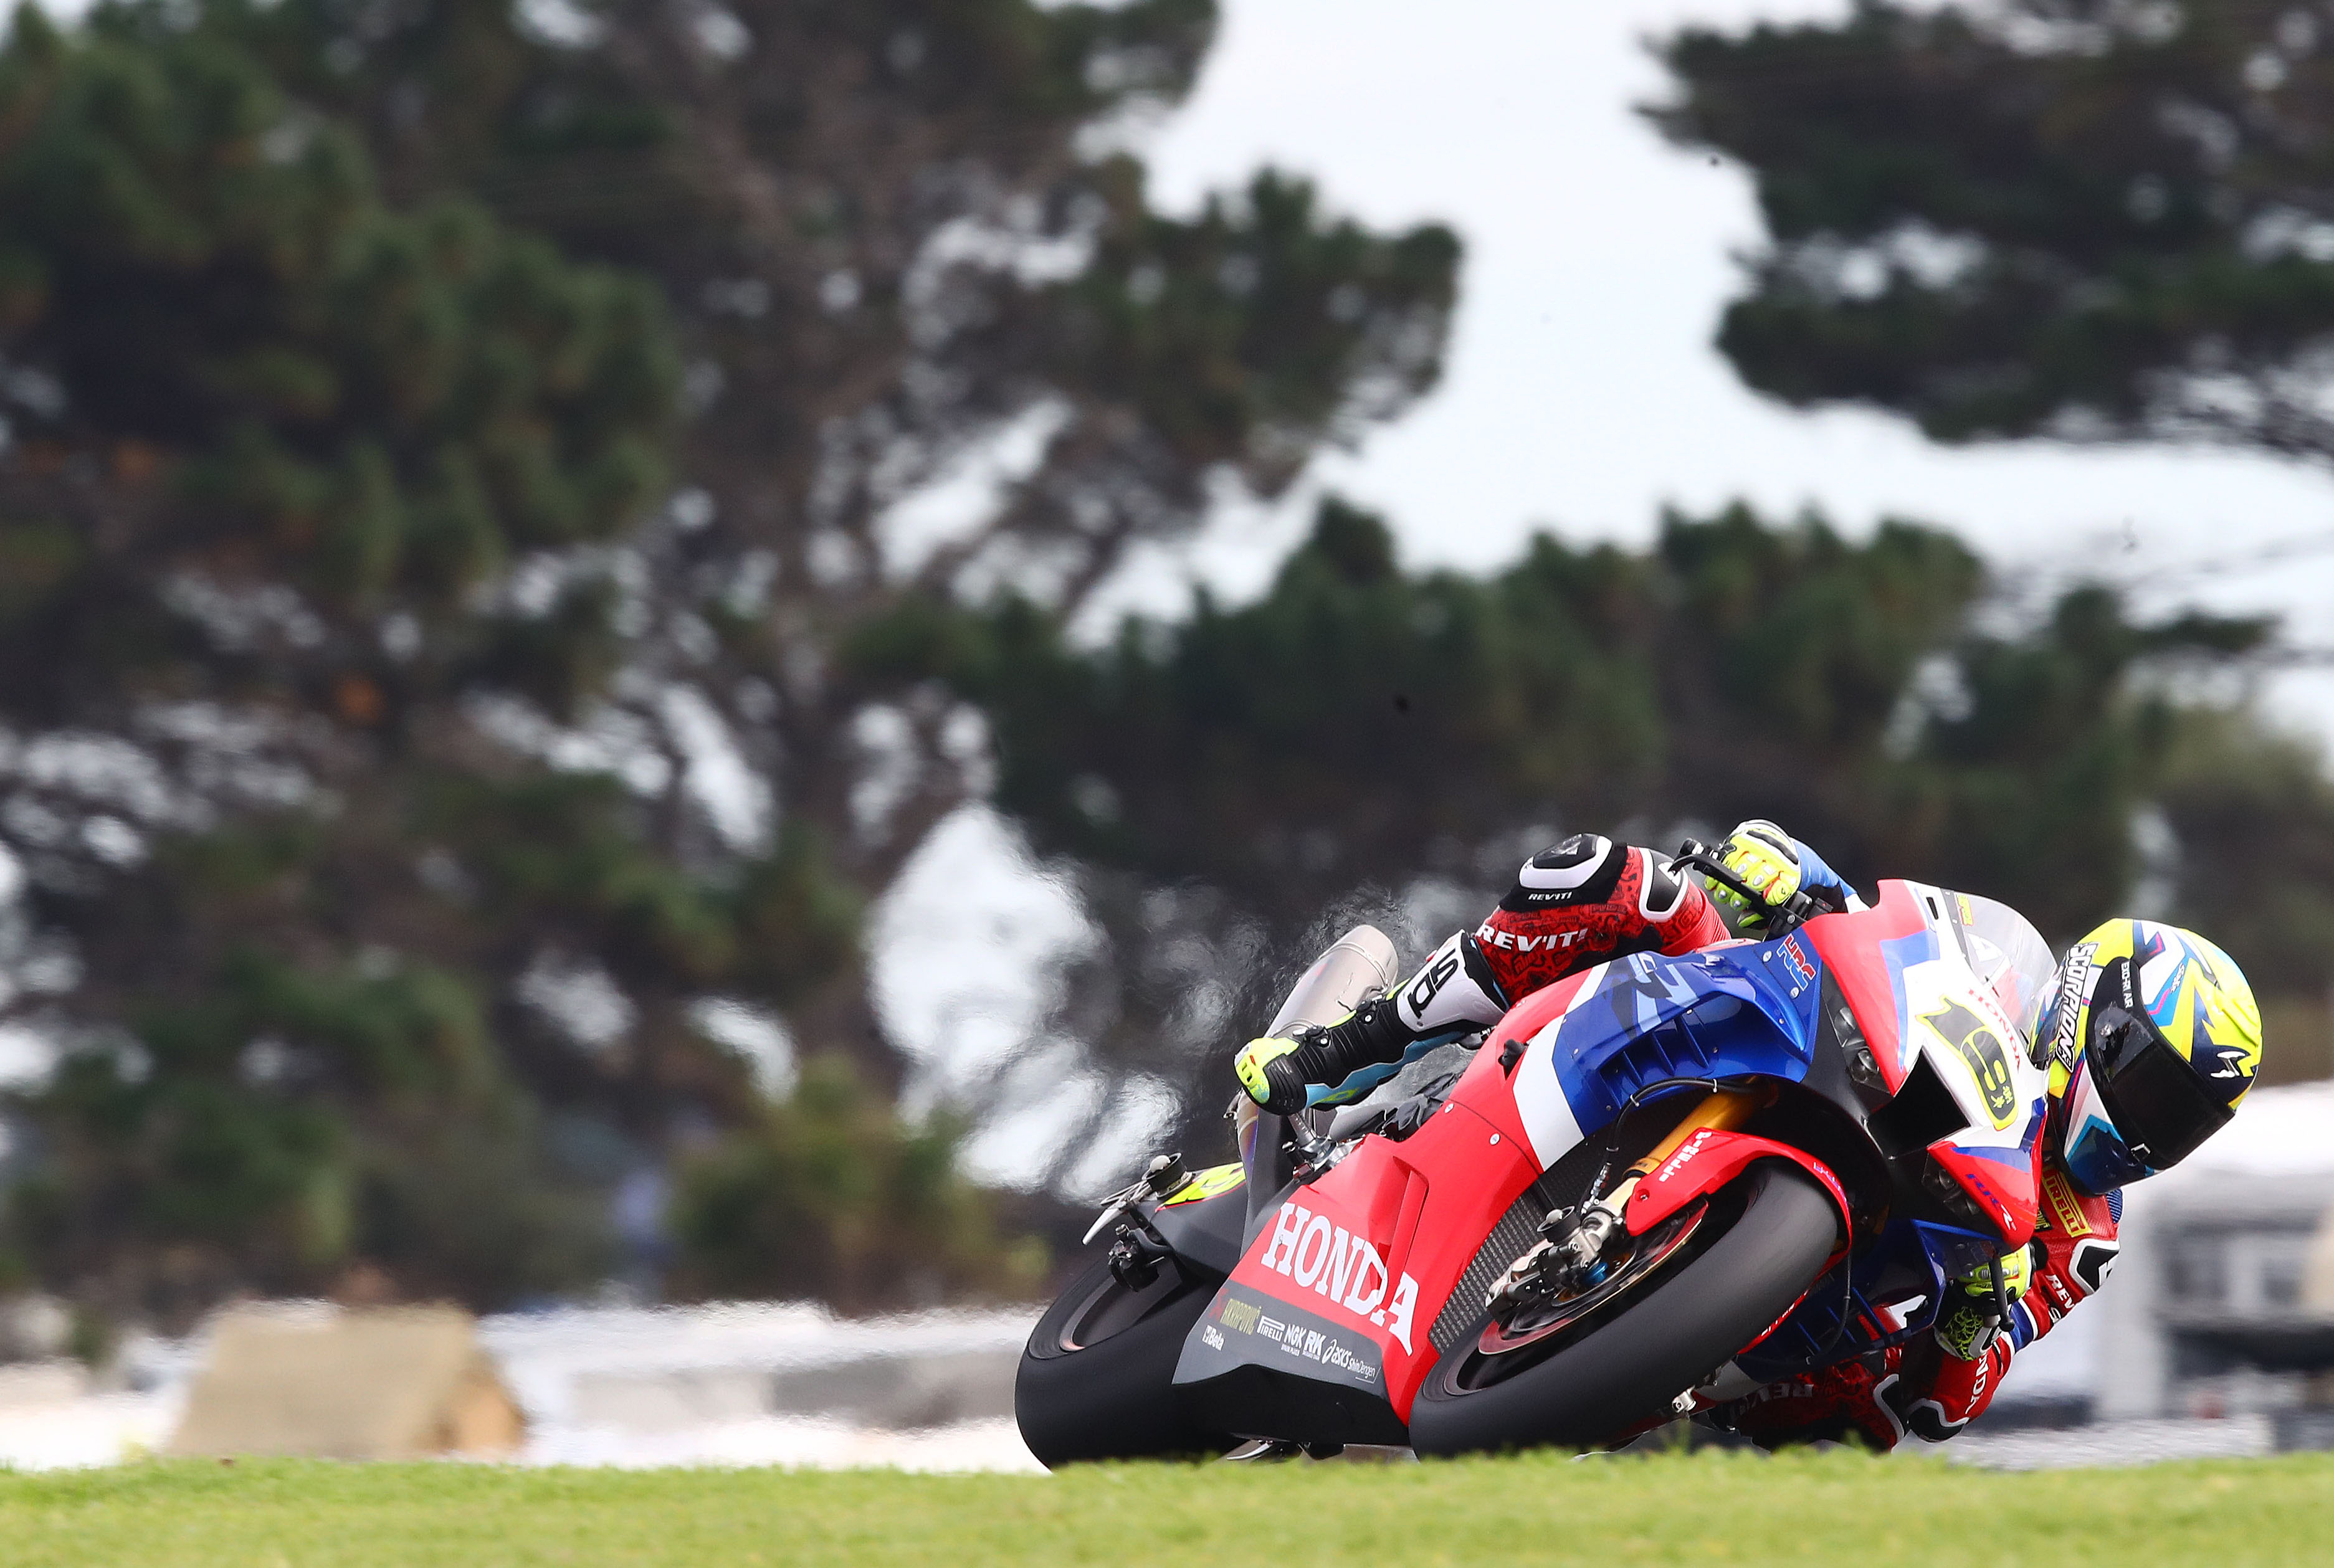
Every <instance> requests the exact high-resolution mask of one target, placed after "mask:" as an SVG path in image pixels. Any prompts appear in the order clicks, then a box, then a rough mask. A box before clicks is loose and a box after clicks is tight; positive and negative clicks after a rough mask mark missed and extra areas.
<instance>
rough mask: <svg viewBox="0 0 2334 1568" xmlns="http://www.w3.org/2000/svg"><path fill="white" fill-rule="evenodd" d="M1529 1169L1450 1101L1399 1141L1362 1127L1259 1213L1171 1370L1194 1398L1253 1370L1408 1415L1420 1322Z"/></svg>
mask: <svg viewBox="0 0 2334 1568" xmlns="http://www.w3.org/2000/svg"><path fill="white" fill-rule="evenodd" d="M1428 1171H1432V1172H1433V1173H1434V1176H1433V1179H1432V1181H1430V1180H1429V1179H1428V1178H1427V1176H1426V1172H1428ZM1538 1174H1539V1167H1538V1164H1537V1163H1536V1162H1535V1161H1534V1159H1532V1157H1531V1153H1530V1150H1529V1146H1528V1145H1526V1144H1525V1143H1523V1142H1522V1141H1521V1140H1519V1139H1518V1138H1517V1137H1516V1136H1515V1135H1514V1134H1513V1133H1512V1132H1510V1131H1502V1130H1500V1129H1499V1128H1498V1127H1495V1126H1493V1125H1492V1124H1491V1123H1490V1122H1488V1121H1485V1120H1483V1119H1482V1118H1481V1117H1480V1116H1477V1115H1475V1114H1474V1113H1473V1112H1471V1111H1468V1110H1466V1109H1464V1108H1463V1107H1460V1106H1457V1105H1455V1104H1448V1103H1446V1105H1445V1106H1444V1108H1443V1110H1442V1111H1440V1112H1438V1113H1437V1114H1436V1115H1434V1116H1433V1117H1432V1118H1431V1119H1429V1121H1427V1123H1426V1124H1425V1125H1424V1126H1423V1127H1422V1128H1420V1129H1419V1130H1417V1131H1416V1132H1414V1133H1413V1134H1412V1135H1411V1136H1410V1137H1409V1138H1408V1139H1406V1140H1403V1141H1401V1142H1399V1143H1396V1142H1394V1141H1391V1140H1386V1139H1383V1138H1376V1137H1372V1138H1366V1139H1364V1140H1362V1142H1361V1143H1360V1144H1359V1145H1358V1146H1357V1147H1356V1148H1355V1150H1354V1151H1353V1153H1352V1154H1350V1155H1349V1156H1348V1157H1347V1158H1346V1159H1345V1161H1344V1162H1343V1163H1341V1164H1339V1165H1338V1166H1337V1168H1336V1169H1334V1170H1331V1171H1330V1172H1328V1173H1327V1174H1326V1175H1325V1176H1324V1177H1322V1178H1321V1179H1319V1180H1318V1181H1316V1182H1314V1183H1312V1184H1311V1185H1309V1186H1306V1187H1300V1188H1297V1189H1296V1190H1295V1191H1294V1192H1292V1193H1291V1194H1289V1196H1288V1198H1286V1199H1285V1200H1284V1201H1283V1203H1282V1204H1281V1205H1280V1207H1279V1208H1278V1210H1277V1211H1276V1212H1275V1213H1274V1214H1273V1215H1272V1216H1271V1217H1269V1218H1268V1221H1267V1223H1266V1225H1265V1227H1264V1228H1263V1230H1262V1231H1261V1232H1260V1233H1259V1235H1258V1236H1257V1238H1256V1240H1255V1242H1254V1243H1253V1244H1252V1245H1251V1246H1249V1250H1248V1252H1247V1253H1246V1255H1243V1256H1242V1257H1241V1259H1240V1261H1239V1266H1238V1267H1237V1268H1235V1269H1234V1270H1233V1271H1232V1274H1231V1277H1230V1279H1229V1280H1227V1281H1226V1282H1225V1283H1224V1284H1223V1286H1222V1287H1221V1288H1220V1289H1219V1290H1218V1291H1217V1293H1216V1299H1215V1300H1214V1301H1213V1302H1212V1303H1210V1305H1209V1307H1208V1310H1207V1312H1206V1313H1204V1314H1203V1315H1202V1316H1201V1320H1200V1323H1199V1326H1198V1327H1197V1328H1196V1329H1195V1330H1194V1331H1193V1332H1192V1334H1191V1337H1190V1338H1189V1339H1187V1340H1186V1341H1185V1342H1184V1346H1183V1354H1182V1358H1181V1361H1180V1362H1179V1363H1178V1364H1177V1367H1176V1370H1175V1381H1176V1383H1177V1384H1178V1385H1179V1386H1182V1387H1186V1388H1189V1389H1191V1390H1193V1396H1194V1397H1195V1398H1199V1399H1201V1400H1204V1399H1205V1398H1206V1397H1207V1394H1208V1385H1210V1384H1216V1383H1220V1382H1221V1381H1223V1380H1227V1379H1230V1378H1232V1377H1234V1376H1235V1375H1236V1374H1237V1375H1239V1377H1241V1378H1244V1379H1246V1380H1247V1382H1246V1383H1245V1384H1244V1385H1243V1386H1244V1387H1252V1386H1253V1385H1254V1381H1255V1380H1254V1375H1253V1372H1254V1371H1263V1372H1266V1373H1269V1374H1273V1375H1274V1377H1275V1379H1276V1380H1280V1381H1281V1382H1282V1383H1283V1384H1284V1386H1285V1381H1286V1380H1288V1379H1296V1380H1302V1381H1307V1382H1312V1383H1326V1384H1330V1385H1334V1386H1336V1387H1337V1388H1339V1389H1342V1390H1345V1391H1346V1393H1345V1394H1344V1395H1340V1396H1339V1397H1340V1398H1341V1399H1343V1398H1346V1397H1347V1396H1350V1397H1351V1398H1353V1399H1360V1398H1363V1397H1371V1398H1375V1399H1378V1400H1384V1401H1385V1402H1387V1403H1388V1404H1389V1405H1390V1406H1391V1407H1392V1409H1393V1410H1394V1412H1395V1413H1396V1414H1397V1415H1398V1416H1399V1417H1400V1418H1402V1419H1408V1416H1409V1412H1410V1405H1411V1401H1412V1400H1413V1398H1415V1397H1416V1394H1417V1391H1418V1387H1419V1385H1420V1383H1422V1382H1423V1381H1424V1380H1425V1377H1426V1373H1427V1371H1428V1369H1429V1368H1430V1367H1432V1364H1433V1361H1434V1348H1433V1346H1432V1344H1431V1343H1430V1342H1429V1341H1428V1339H1427V1329H1428V1326H1429V1325H1430V1324H1432V1323H1433V1321H1434V1316H1435V1313H1437V1312H1439V1311H1440V1310H1441V1309H1442V1303H1443V1302H1444V1301H1445V1300H1446V1299H1447V1298H1448V1297H1449V1295H1450V1294H1451V1291H1452V1287H1453V1285H1454V1284H1456V1282H1457V1281H1458V1280H1459V1279H1460V1278H1461V1275H1464V1273H1465V1272H1466V1269H1467V1265H1469V1264H1470V1263H1471V1261H1473V1258H1474V1255H1475V1249H1476V1248H1477V1247H1478V1246H1480V1245H1481V1242H1482V1238H1483V1237H1484V1236H1486V1235H1487V1234H1489V1232H1490V1229H1491V1227H1493V1226H1494V1225H1495V1224H1497V1223H1498V1221H1499V1217H1500V1216H1501V1215H1502V1214H1504V1213H1506V1212H1507V1209H1508V1206H1509V1204H1511V1203H1513V1202H1514V1201H1515V1200H1516V1198H1517V1197H1518V1196H1519V1195H1520V1194H1521V1193H1522V1191H1523V1189H1524V1188H1527V1187H1529V1185H1531V1182H1532V1180H1533V1178H1536V1177H1537V1176H1538ZM1341 1263H1342V1265H1343V1266H1342V1267H1340V1266H1339V1265H1340V1264H1341ZM1308 1393H1309V1390H1308ZM1344 1440H1346V1441H1371V1440H1376V1439H1372V1438H1358V1437H1355V1438H1345V1439H1344Z"/></svg>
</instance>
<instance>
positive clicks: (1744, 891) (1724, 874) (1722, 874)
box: [1670, 839, 1827, 941]
mask: <svg viewBox="0 0 2334 1568" xmlns="http://www.w3.org/2000/svg"><path fill="white" fill-rule="evenodd" d="M1670 864H1671V865H1672V866H1673V867H1679V866H1683V867H1684V868H1685V869H1686V870H1687V871H1700V872H1701V873H1702V876H1703V878H1704V879H1705V880H1709V881H1713V882H1716V883H1717V884H1718V885H1719V886H1721V887H1722V888H1724V889H1725V890H1727V891H1728V892H1731V893H1732V894H1733V895H1734V896H1735V897H1736V898H1738V899H1741V900H1742V901H1743V903H1744V904H1745V905H1747V906H1748V907H1749V908H1751V909H1764V910H1766V911H1767V913H1766V915H1765V916H1764V917H1763V918H1762V919H1760V926H1761V927H1763V928H1765V933H1766V936H1767V938H1768V939H1769V940H1770V941H1772V940H1774V939H1775V938H1780V937H1788V936H1789V935H1790V934H1791V933H1792V932H1793V931H1796V930H1798V929H1799V928H1800V927H1801V926H1804V925H1806V924H1807V923H1808V921H1809V920H1812V919H1815V918H1816V917H1817V916H1818V915H1820V914H1823V913H1826V912H1827V911H1826V910H1825V909H1824V908H1823V906H1822V905H1820V904H1818V903H1817V902H1816V901H1815V899H1812V898H1809V897H1808V894H1807V893H1806V892H1805V891H1804V890H1801V891H1798V892H1794V893H1793V894H1792V895H1791V896H1790V897H1789V898H1788V899H1784V900H1783V901H1782V902H1781V903H1779V904H1770V903H1769V902H1768V901H1767V899H1765V897H1764V896H1763V895H1761V894H1760V892H1759V891H1758V890H1756V889H1755V888H1753V887H1751V884H1750V883H1748V882H1746V881H1744V880H1742V879H1741V877H1738V876H1736V875H1735V874H1734V873H1733V872H1732V871H1728V870H1727V869H1726V867H1725V866H1723V865H1722V864H1721V863H1720V862H1719V861H1718V859H1717V858H1716V857H1715V856H1714V855H1712V853H1711V851H1710V846H1709V845H1707V844H1704V843H1702V842H1698V841H1696V840H1693V839H1688V840H1686V841H1685V842H1683V844H1680V845H1679V846H1678V852H1677V853H1676V854H1675V855H1673V856H1672V857H1671V860H1670Z"/></svg>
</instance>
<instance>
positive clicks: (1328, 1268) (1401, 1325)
mask: <svg viewBox="0 0 2334 1568" xmlns="http://www.w3.org/2000/svg"><path fill="white" fill-rule="evenodd" d="M1264 1266H1265V1267H1267V1268H1268V1269H1271V1270H1272V1271H1273V1272H1274V1273H1276V1274H1283V1275H1288V1277H1289V1278H1290V1279H1291V1280H1293V1281H1295V1282H1296V1284H1297V1288H1298V1289H1299V1290H1309V1291H1312V1292H1313V1293H1314V1294H1316V1295H1320V1296H1325V1297H1326V1298H1327V1299H1329V1300H1330V1301H1333V1302H1335V1303H1337V1304H1338V1305H1339V1306H1342V1307H1344V1308H1345V1310H1346V1311H1347V1312H1349V1313H1354V1314H1355V1315H1356V1316H1359V1317H1365V1318H1367V1319H1369V1320H1370V1322H1372V1323H1378V1324H1383V1325H1384V1326H1385V1327H1386V1328H1388V1329H1389V1330H1391V1331H1392V1332H1393V1334H1394V1338H1395V1339H1397V1340H1399V1341H1401V1342H1402V1348H1403V1350H1405V1351H1407V1350H1409V1349H1410V1320H1411V1314H1412V1313H1414V1312H1415V1311H1416V1310H1417V1308H1418V1282H1417V1281H1416V1280H1414V1279H1413V1278H1411V1277H1410V1275H1403V1276H1402V1278H1401V1280H1400V1282H1399V1283H1396V1284H1394V1299H1393V1300H1392V1301H1390V1302H1389V1301H1387V1300H1386V1286H1387V1284H1388V1281H1387V1278H1386V1265H1385V1259H1384V1258H1382V1257H1380V1256H1379V1255H1378V1249H1377V1248H1375V1247H1374V1246H1371V1245H1370V1244H1369V1243H1368V1242H1367V1241H1366V1240H1365V1239H1364V1238H1363V1237H1361V1236H1354V1235H1351V1234H1349V1233H1348V1232H1347V1231H1346V1229H1345V1227H1343V1226H1341V1225H1333V1224H1331V1223H1330V1220H1329V1217H1328V1216H1326V1215H1323V1214H1315V1213H1314V1212H1313V1211H1312V1210H1310V1209H1308V1208H1306V1207H1302V1206H1301V1205H1298V1204H1294V1203H1284V1204H1282V1205H1281V1206H1280V1212H1279V1213H1278V1214H1277V1215H1275V1216H1274V1217H1273V1221H1272V1241H1271V1243H1270V1245H1269V1246H1267V1247H1266V1248H1265V1249H1264Z"/></svg>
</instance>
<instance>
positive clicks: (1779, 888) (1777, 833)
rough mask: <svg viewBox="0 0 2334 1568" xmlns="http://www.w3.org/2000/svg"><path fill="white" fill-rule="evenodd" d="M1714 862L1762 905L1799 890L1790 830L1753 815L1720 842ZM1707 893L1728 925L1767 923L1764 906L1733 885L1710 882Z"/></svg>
mask: <svg viewBox="0 0 2334 1568" xmlns="http://www.w3.org/2000/svg"><path fill="white" fill-rule="evenodd" d="M1718 863H1719V864H1721V865H1722V866H1724V867H1725V868H1726V869H1727V870H1728V871H1732V872H1733V873H1734V874H1735V875H1736V876H1738V877H1740V878H1741V879H1742V881H1743V884H1744V885H1745V886H1747V887H1748V888H1750V890H1751V891H1752V892H1754V893H1757V894H1758V895H1759V897H1760V900H1761V902H1762V903H1763V904H1764V905H1766V906H1769V907H1771V906H1773V905H1776V904H1779V903H1782V902H1783V901H1784V900H1786V899H1789V897H1790V896H1791V895H1792V894H1793V893H1796V892H1798V891H1799V881H1800V871H1799V845H1798V844H1797V843H1796V842H1793V841H1792V838H1791V835H1790V834H1789V833H1787V832H1784V831H1783V830H1782V829H1780V828H1779V827H1777V826H1776V825H1775V824H1774V823H1772V822H1761V821H1760V820H1758V819H1757V818H1755V817H1754V818H1752V819H1751V821H1749V822H1744V823H1743V824H1742V825H1741V826H1740V827H1738V828H1736V829H1735V830H1734V832H1732V833H1731V834H1729V835H1728V836H1727V840H1726V842H1725V843H1724V844H1722V845H1721V846H1720V848H1719V853H1718ZM1709 893H1710V897H1711V901H1712V902H1713V903H1715V904H1717V905H1718V906H1719V909H1720V911H1721V912H1722V914H1724V915H1725V916H1726V917H1727V921H1728V923H1729V924H1730V925H1735V926H1751V927H1758V926H1763V925H1765V924H1766V923H1767V911H1766V909H1764V908H1754V907H1752V906H1751V905H1750V904H1747V903H1745V902H1744V901H1743V898H1742V895H1741V894H1740V893H1738V892H1736V891H1735V890H1733V889H1731V888H1730V887H1726V886H1724V885H1722V884H1721V883H1718V882H1712V883H1711V884H1710V887H1709Z"/></svg>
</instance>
